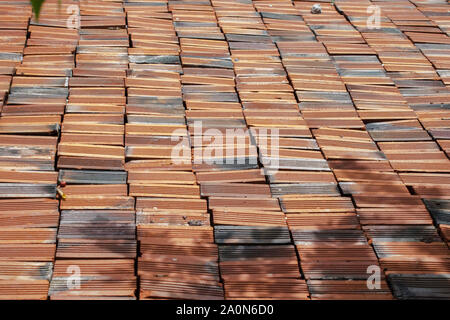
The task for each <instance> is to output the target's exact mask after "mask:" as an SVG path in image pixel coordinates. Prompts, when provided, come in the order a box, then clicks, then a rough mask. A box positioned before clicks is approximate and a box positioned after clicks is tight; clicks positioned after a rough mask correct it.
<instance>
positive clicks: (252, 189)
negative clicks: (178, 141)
mask: <svg viewBox="0 0 450 320" xmlns="http://www.w3.org/2000/svg"><path fill="white" fill-rule="evenodd" d="M211 4H212V7H213V10H214V12H213V13H215V17H216V19H217V20H216V21H217V25H218V26H219V27H220V31H221V33H220V34H218V36H219V38H217V40H215V41H214V42H213V41H211V42H210V43H211V45H210V46H212V45H213V44H214V43H217V46H218V47H219V46H220V48H221V49H222V50H223V51H222V53H221V55H222V56H223V58H222V61H223V62H226V64H225V63H223V67H222V68H226V69H227V71H228V73H229V74H230V77H234V82H231V81H230V85H228V86H227V87H225V86H224V89H223V90H221V91H224V90H225V89H227V90H229V91H230V93H229V94H228V95H227V96H226V95H225V93H220V96H221V97H223V98H220V99H221V100H222V99H224V98H226V102H227V103H226V104H224V103H220V105H217V106H213V105H211V107H210V108H209V110H205V111H204V112H203V113H204V114H205V116H207V115H208V114H210V115H211V116H213V115H215V117H217V118H219V119H221V120H220V121H219V120H215V121H213V119H211V120H209V119H205V120H207V121H204V123H205V124H206V126H208V127H210V128H218V129H215V130H210V132H211V133H212V134H214V131H218V132H217V134H216V138H215V139H216V141H214V144H215V145H216V146H217V147H218V148H216V149H215V150H216V152H217V150H223V156H224V160H223V161H224V162H223V163H222V162H218V163H216V164H215V165H213V166H210V167H206V166H204V168H202V169H201V170H199V171H201V172H198V173H197V179H198V180H199V181H200V183H201V192H202V196H204V197H207V198H208V205H209V209H210V210H211V212H212V218H213V222H214V232H215V241H216V243H217V244H218V245H219V255H220V256H219V259H220V272H221V278H222V281H223V283H224V290H225V298H226V299H307V298H308V295H309V293H308V289H307V286H306V283H305V280H304V279H302V276H301V274H300V270H299V265H298V260H297V254H296V251H295V247H294V245H293V242H292V238H291V235H290V232H289V229H288V226H287V222H286V217H285V214H284V213H283V211H282V210H281V207H280V204H279V201H278V198H277V197H276V196H275V197H273V196H272V192H271V186H270V184H269V183H267V178H268V175H270V170H271V169H274V170H276V169H277V168H276V166H275V165H276V163H277V162H278V161H279V157H278V154H272V153H271V149H272V148H274V149H276V150H277V151H278V148H277V147H278V140H277V139H278V135H277V133H276V132H275V131H277V130H278V128H279V127H281V131H283V130H286V131H289V130H290V129H289V123H292V124H294V127H297V125H296V124H295V123H297V122H298V121H301V120H300V117H299V116H300V115H299V113H298V109H297V108H296V105H295V103H294V104H292V102H293V101H295V98H294V96H293V94H292V92H290V91H292V90H291V89H290V86H289V85H288V84H287V78H286V75H285V73H284V69H283V66H282V65H281V63H280V60H279V56H278V50H277V49H276V47H275V46H274V44H273V43H272V41H271V38H270V36H269V35H268V32H267V30H266V27H265V26H264V23H263V21H262V17H261V15H260V13H259V12H258V11H257V10H256V9H255V7H254V6H253V4H252V2H251V1H234V0H232V1H220V0H219V1H216V0H212V1H211ZM224 40H226V41H224ZM217 91H219V90H217ZM236 91H237V92H236ZM212 98H213V97H211V98H210V99H212ZM216 99H217V98H216ZM219 101H220V100H219ZM206 112H207V113H206ZM280 113H282V118H284V117H286V119H283V120H281V121H280V120H277V119H274V118H275V117H278V116H279V115H280ZM211 116H210V117H211ZM285 123H287V125H285ZM293 130H294V131H303V132H305V131H308V130H305V128H300V127H299V129H297V128H294V129H293ZM220 133H221V134H223V135H224V138H223V139H218V138H219V137H220ZM283 134H288V133H287V132H283ZM204 135H206V134H204ZM284 142H286V143H287V144H289V145H293V144H295V142H296V141H295V139H294V141H289V139H287V140H285V141H284ZM298 142H299V143H300V144H301V143H302V141H301V140H299V141H298ZM303 142H304V143H306V144H308V141H303ZM205 151H207V150H205ZM230 151H231V152H230ZM205 155H206V154H205V153H204V156H205ZM220 156H221V155H219V157H220ZM230 156H231V158H229V157H230ZM219 157H218V158H219ZM218 160H219V159H218ZM194 161H195V158H194ZM263 163H265V164H263Z"/></svg>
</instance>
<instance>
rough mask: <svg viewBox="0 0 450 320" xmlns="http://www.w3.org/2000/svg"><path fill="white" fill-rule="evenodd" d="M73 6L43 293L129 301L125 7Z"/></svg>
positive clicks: (132, 280)
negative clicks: (56, 200)
mask: <svg viewBox="0 0 450 320" xmlns="http://www.w3.org/2000/svg"><path fill="white" fill-rule="evenodd" d="M76 4H78V5H79V9H80V15H81V27H80V29H79V30H76V29H74V30H70V31H71V32H72V33H74V39H75V40H74V41H75V44H76V54H75V57H74V58H75V59H74V61H75V66H74V69H73V75H72V77H71V78H70V79H68V88H69V97H68V103H67V107H66V110H65V114H64V120H63V123H62V130H61V140H60V143H59V145H58V156H59V157H58V169H59V183H60V185H61V192H62V194H61V195H62V200H61V203H60V208H61V221H60V225H59V230H58V248H57V252H56V258H57V260H56V263H55V269H54V274H53V278H52V283H51V287H50V291H49V296H50V298H51V299H133V298H134V297H135V290H136V276H135V274H134V258H135V257H136V235H135V211H134V198H133V197H129V196H128V188H127V184H126V183H127V173H126V171H125V170H124V162H125V161H124V160H125V148H124V130H125V126H124V111H125V100H126V98H125V88H124V78H125V75H126V70H127V68H128V55H127V47H128V34H127V31H126V29H125V28H124V27H125V13H124V11H123V8H122V4H120V3H114V2H108V1H86V2H84V1H81V2H79V3H78V2H77V3H76ZM63 9H64V8H63ZM76 276H79V277H80V282H79V283H78V282H77V280H75V277H76Z"/></svg>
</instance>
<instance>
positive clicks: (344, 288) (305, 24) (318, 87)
mask: <svg viewBox="0 0 450 320" xmlns="http://www.w3.org/2000/svg"><path fill="white" fill-rule="evenodd" d="M313 4H314V3H311V2H298V3H291V2H290V1H282V2H280V1H277V2H269V1H255V2H254V5H255V7H256V8H257V9H258V11H259V12H260V13H261V15H262V17H263V22H264V25H265V26H266V28H267V31H268V33H269V36H270V39H271V42H272V43H274V44H276V47H275V48H276V49H278V51H279V53H280V58H281V61H280V62H281V65H282V67H284V70H285V71H286V73H287V76H288V81H289V82H288V85H290V86H291V87H290V88H289V87H286V89H285V90H286V94H288V93H289V94H290V96H289V97H290V99H289V100H288V101H289V103H290V104H291V105H292V110H295V111H296V112H297V114H296V116H295V117H293V116H291V118H290V117H281V120H279V121H286V123H284V125H285V126H287V127H288V128H289V130H286V133H287V135H286V138H288V139H286V142H285V140H284V134H282V133H281V132H282V131H281V130H283V126H282V124H281V123H280V124H277V126H278V127H280V128H281V129H280V149H279V168H280V171H278V172H276V173H275V174H269V175H268V178H269V182H270V184H271V190H272V194H273V196H274V197H279V198H280V202H281V205H282V208H283V210H284V212H285V213H286V216H287V223H288V226H289V229H290V232H291V234H292V238H293V241H294V243H295V246H296V249H297V252H298V256H299V261H300V266H301V270H302V273H303V275H304V278H305V279H306V281H307V285H308V290H309V293H310V297H311V298H312V299H389V298H392V295H391V293H390V290H389V288H388V286H387V283H386V281H385V279H384V275H383V274H380V279H379V283H378V285H377V286H371V285H368V281H367V279H368V278H369V276H370V275H371V272H373V271H372V270H377V269H379V268H380V266H379V263H378V260H377V257H376V255H375V252H374V250H373V248H372V247H371V245H370V242H369V241H368V239H367V237H366V236H365V233H364V231H363V230H362V228H361V226H360V223H359V221H358V217H357V213H356V209H355V207H354V205H353V202H352V198H351V197H349V196H348V194H347V193H346V192H345V191H344V192H342V193H343V194H344V195H342V193H341V190H343V189H342V186H340V185H339V186H338V182H340V181H339V180H337V179H336V177H335V174H334V173H335V169H336V168H342V169H345V166H346V165H348V161H346V160H350V161H351V160H358V158H357V157H358V156H356V158H355V157H352V156H351V153H350V152H348V150H345V149H344V148H342V145H345V143H346V141H342V139H343V138H345V134H344V132H345V131H346V130H345V129H344V128H362V127H363V123H362V122H361V120H359V118H358V116H357V114H356V111H355V108H354V106H353V104H352V100H351V97H350V95H349V94H348V92H347V91H346V87H345V84H344V83H343V81H342V79H341V78H340V76H339V74H338V73H337V70H336V67H335V64H334V61H333V57H332V56H331V54H330V53H329V52H328V51H327V49H328V50H329V47H339V45H340V44H339V41H342V40H341V39H340V37H337V41H327V40H334V38H335V37H330V36H329V34H328V32H329V31H328V32H327V30H323V29H326V27H325V26H324V25H326V24H330V25H333V27H332V28H338V29H344V28H345V25H346V24H347V21H346V20H345V18H344V17H342V16H340V15H339V14H338V13H337V12H336V11H334V12H333V11H330V13H328V14H326V12H327V11H329V10H327V11H325V10H326V9H328V8H331V6H326V5H324V6H323V9H322V10H323V11H322V12H323V13H322V15H320V16H319V15H314V14H311V13H310V10H311V7H312V6H313ZM316 26H317V27H316ZM322 26H323V27H322ZM278 59H279V58H278ZM278 90H279V89H278ZM294 94H295V95H294ZM294 107H295V108H294ZM288 119H289V121H290V122H287V121H288ZM270 122H271V123H274V122H275V121H274V120H273V119H271V121H270ZM294 130H295V131H294ZM283 131H284V130H283ZM355 131H356V130H355ZM356 134H358V133H357V132H356ZM287 141H290V142H291V143H287ZM349 142H350V143H351V139H350V141H349ZM293 143H295V144H293ZM339 143H342V144H341V146H340V145H339ZM327 161H328V162H327ZM350 166H352V165H350ZM332 169H333V171H332ZM336 180H337V181H336Z"/></svg>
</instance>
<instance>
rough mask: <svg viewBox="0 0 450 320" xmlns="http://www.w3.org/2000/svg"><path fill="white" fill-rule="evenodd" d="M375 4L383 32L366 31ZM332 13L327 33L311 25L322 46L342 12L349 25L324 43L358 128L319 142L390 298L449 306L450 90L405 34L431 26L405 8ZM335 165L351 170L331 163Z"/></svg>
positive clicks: (349, 8) (349, 7) (346, 4)
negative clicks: (443, 144)
mask: <svg viewBox="0 0 450 320" xmlns="http://www.w3.org/2000/svg"><path fill="white" fill-rule="evenodd" d="M375 4H376V5H379V6H380V7H381V13H382V14H381V19H380V20H381V26H380V28H369V27H368V25H367V21H368V19H369V17H368V11H367V8H368V7H369V6H371V5H375ZM399 8H401V9H399ZM326 9H327V10H326V12H325V13H326V15H329V16H330V17H328V19H326V20H324V21H327V23H326V25H324V24H323V23H322V22H320V21H317V20H316V19H311V20H307V24H308V25H309V26H310V27H311V28H312V29H315V30H317V31H316V32H317V36H318V38H319V34H320V33H328V35H333V31H335V32H337V30H338V29H337V28H334V27H333V26H332V25H329V21H331V19H332V16H333V15H335V14H336V13H335V12H336V11H335V10H336V9H337V10H339V11H340V12H342V13H343V14H344V15H345V17H346V18H347V19H348V21H350V22H351V24H350V23H347V26H346V27H345V28H344V30H346V32H342V31H340V38H339V39H338V38H336V37H335V36H334V37H333V38H331V39H327V37H325V36H324V37H322V38H321V39H320V41H321V42H323V43H324V45H325V46H326V47H327V50H328V52H329V54H330V55H332V56H333V60H334V63H335V66H336V69H337V71H338V73H339V75H340V77H341V79H342V81H343V83H344V84H345V86H346V88H347V91H348V92H349V93H350V96H351V98H352V100H353V103H354V106H355V108H356V114H354V115H349V116H348V118H349V120H350V119H352V118H353V120H355V121H354V122H352V123H349V124H347V125H346V126H345V127H341V126H335V128H336V129H338V130H339V133H338V132H337V131H336V132H335V134H330V131H328V130H327V131H328V132H327V133H325V132H324V130H325V129H324V128H319V129H318V130H317V131H316V132H315V136H316V138H317V139H318V142H319V145H320V147H321V149H322V150H323V151H324V154H325V156H326V157H327V159H330V160H329V163H330V165H331V166H332V168H333V172H334V174H335V176H336V178H337V180H338V182H339V186H340V188H341V190H342V192H344V193H345V194H348V195H351V196H352V198H353V202H354V203H355V206H356V210H357V213H358V216H359V219H360V223H361V225H362V228H363V231H364V233H365V235H366V237H367V238H369V239H370V243H371V245H372V246H373V248H374V249H375V253H376V255H377V258H378V259H379V262H380V265H381V267H382V269H383V272H384V274H385V275H386V276H387V280H388V282H389V285H390V287H391V289H392V291H393V294H394V296H395V297H396V298H400V299H411V298H448V297H449V296H450V291H449V289H448V288H449V271H450V270H449V258H450V256H449V251H448V245H447V244H446V241H447V240H446V237H445V229H444V232H443V233H442V235H443V236H444V240H445V241H443V239H441V237H440V236H439V233H440V231H441V230H442V228H441V229H440V230H439V229H438V228H436V226H439V225H441V224H442V218H441V217H446V215H448V210H447V211H445V204H446V202H445V199H448V196H449V195H448V191H447V190H448V172H449V170H450V169H449V162H448V158H447V156H446V154H445V152H443V151H442V150H441V149H440V146H439V144H437V143H436V141H433V138H434V139H435V140H436V138H437V137H443V136H445V130H443V129H442V126H443V125H445V121H443V120H441V119H442V118H443V117H444V114H445V109H443V104H445V103H446V102H447V103H448V98H449V91H448V88H447V87H446V86H445V84H444V83H443V82H442V81H441V80H440V78H439V75H438V73H436V72H435V70H434V68H433V66H432V64H431V63H430V61H429V60H428V59H427V58H426V57H425V56H424V55H423V54H422V52H421V50H420V48H421V47H420V45H415V42H416V41H415V40H414V39H413V37H411V35H410V31H409V30H416V29H417V28H420V26H423V25H424V23H425V24H426V22H429V21H427V19H426V18H425V17H424V16H423V14H421V13H420V12H419V11H417V9H416V8H415V6H414V5H412V4H411V3H410V2H408V1H399V2H395V3H391V2H389V3H387V2H380V3H376V2H373V3H371V2H369V1H366V2H358V4H356V3H355V2H354V1H338V2H336V6H335V7H333V6H331V5H330V6H329V7H326ZM324 19H325V18H324ZM305 20H306V19H305ZM428 25H430V24H428ZM316 26H317V27H316ZM316 28H317V29H316ZM333 29H334V30H333ZM402 29H403V30H402ZM339 30H342V28H341V29H339ZM426 31H428V30H426ZM430 31H432V30H430ZM411 32H412V31H411ZM434 32H436V31H434ZM413 33H414V32H413ZM423 34H424V35H427V33H423ZM436 36H437V35H433V34H432V33H431V36H430V37H431V38H432V39H435V37H436ZM440 37H447V36H446V35H444V34H440V35H439V36H438V38H440ZM427 39H428V37H427V36H425V38H424V39H423V40H419V41H417V42H422V41H429V40H427ZM447 39H448V38H447ZM350 47H351V51H348V48H350ZM349 53H351V54H349ZM353 112H355V111H353ZM358 117H359V119H360V120H358ZM358 121H359V123H358ZM361 121H362V122H361ZM424 128H425V130H424ZM342 129H343V130H342ZM355 129H359V130H355ZM426 129H428V132H427V130H426ZM336 133H337V134H336ZM320 135H322V136H325V135H326V136H334V138H335V139H336V140H339V142H331V141H329V140H328V139H329V137H326V139H325V140H323V141H321V139H320ZM346 140H347V141H346ZM330 142H331V143H330ZM339 145H341V146H343V147H345V149H346V153H347V154H346V156H345V157H342V155H341V156H338V155H337V154H336V153H335V152H334V151H333V149H336V147H338V146H339ZM333 158H339V160H341V159H347V160H352V162H347V163H346V164H344V162H343V161H339V162H336V163H335V162H334V161H333V160H332V159H333ZM355 160H356V161H355ZM446 191H447V192H446ZM422 200H423V201H422ZM424 202H425V203H424ZM425 205H426V206H425ZM440 206H444V208H442V209H440ZM427 207H428V209H429V212H428V211H427ZM430 214H431V215H430ZM432 217H433V218H435V220H434V221H433V219H432ZM447 221H448V220H447Z"/></svg>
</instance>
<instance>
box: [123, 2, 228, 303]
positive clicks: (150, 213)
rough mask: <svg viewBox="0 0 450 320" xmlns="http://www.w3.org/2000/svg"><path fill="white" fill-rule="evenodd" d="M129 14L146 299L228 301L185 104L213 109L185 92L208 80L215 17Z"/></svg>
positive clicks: (167, 11) (134, 191)
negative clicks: (206, 52) (205, 40)
mask: <svg viewBox="0 0 450 320" xmlns="http://www.w3.org/2000/svg"><path fill="white" fill-rule="evenodd" d="M126 12H127V20H128V32H129V34H130V37H131V45H132V47H131V48H130V49H129V60H130V71H129V74H128V77H127V79H126V86H127V90H128V100H127V111H126V112H127V121H128V122H127V124H126V126H127V127H126V138H125V139H126V140H125V143H126V150H127V151H126V156H127V160H128V161H127V164H126V169H127V171H128V174H129V176H128V183H129V187H130V189H129V192H130V195H131V196H134V197H136V209H137V234H138V240H139V258H138V275H139V284H140V299H223V288H222V285H221V284H220V278H219V266H218V248H217V245H216V244H215V243H214V233H213V228H212V227H211V225H210V215H209V213H208V210H207V201H206V199H203V198H202V197H201V196H200V187H199V185H198V184H197V179H196V176H195V173H194V171H193V170H194V168H193V165H192V151H191V143H192V141H191V139H190V132H191V130H190V129H191V128H190V127H189V129H188V125H187V122H188V123H189V122H190V121H191V120H192V118H193V117H194V116H195V114H189V111H187V110H186V109H185V104H184V102H186V106H188V105H190V103H191V102H192V101H195V100H196V99H197V100H199V101H200V103H202V102H203V104H206V102H207V100H206V99H205V100H202V98H203V96H202V93H196V92H195V91H193V90H189V89H190V86H189V85H185V84H190V83H192V79H195V77H196V75H198V74H202V73H203V72H204V71H203V70H199V69H198V68H196V66H198V65H199V63H201V60H202V56H201V52H202V47H201V43H202V42H201V41H200V40H198V38H200V37H201V36H202V35H204V34H205V33H206V34H207V33H209V31H210V28H209V23H208V22H206V23H205V20H208V19H210V12H208V11H205V8H204V7H203V6H201V5H200V6H198V5H196V4H195V3H189V2H180V1H170V2H167V1H161V2H153V1H148V2H146V1H139V2H136V3H127V6H126ZM198 41H200V42H198ZM205 70H206V69H205ZM205 72H206V71H205ZM182 84H183V86H182ZM192 89H194V90H195V86H194V87H192ZM191 96H192V98H191Z"/></svg>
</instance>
